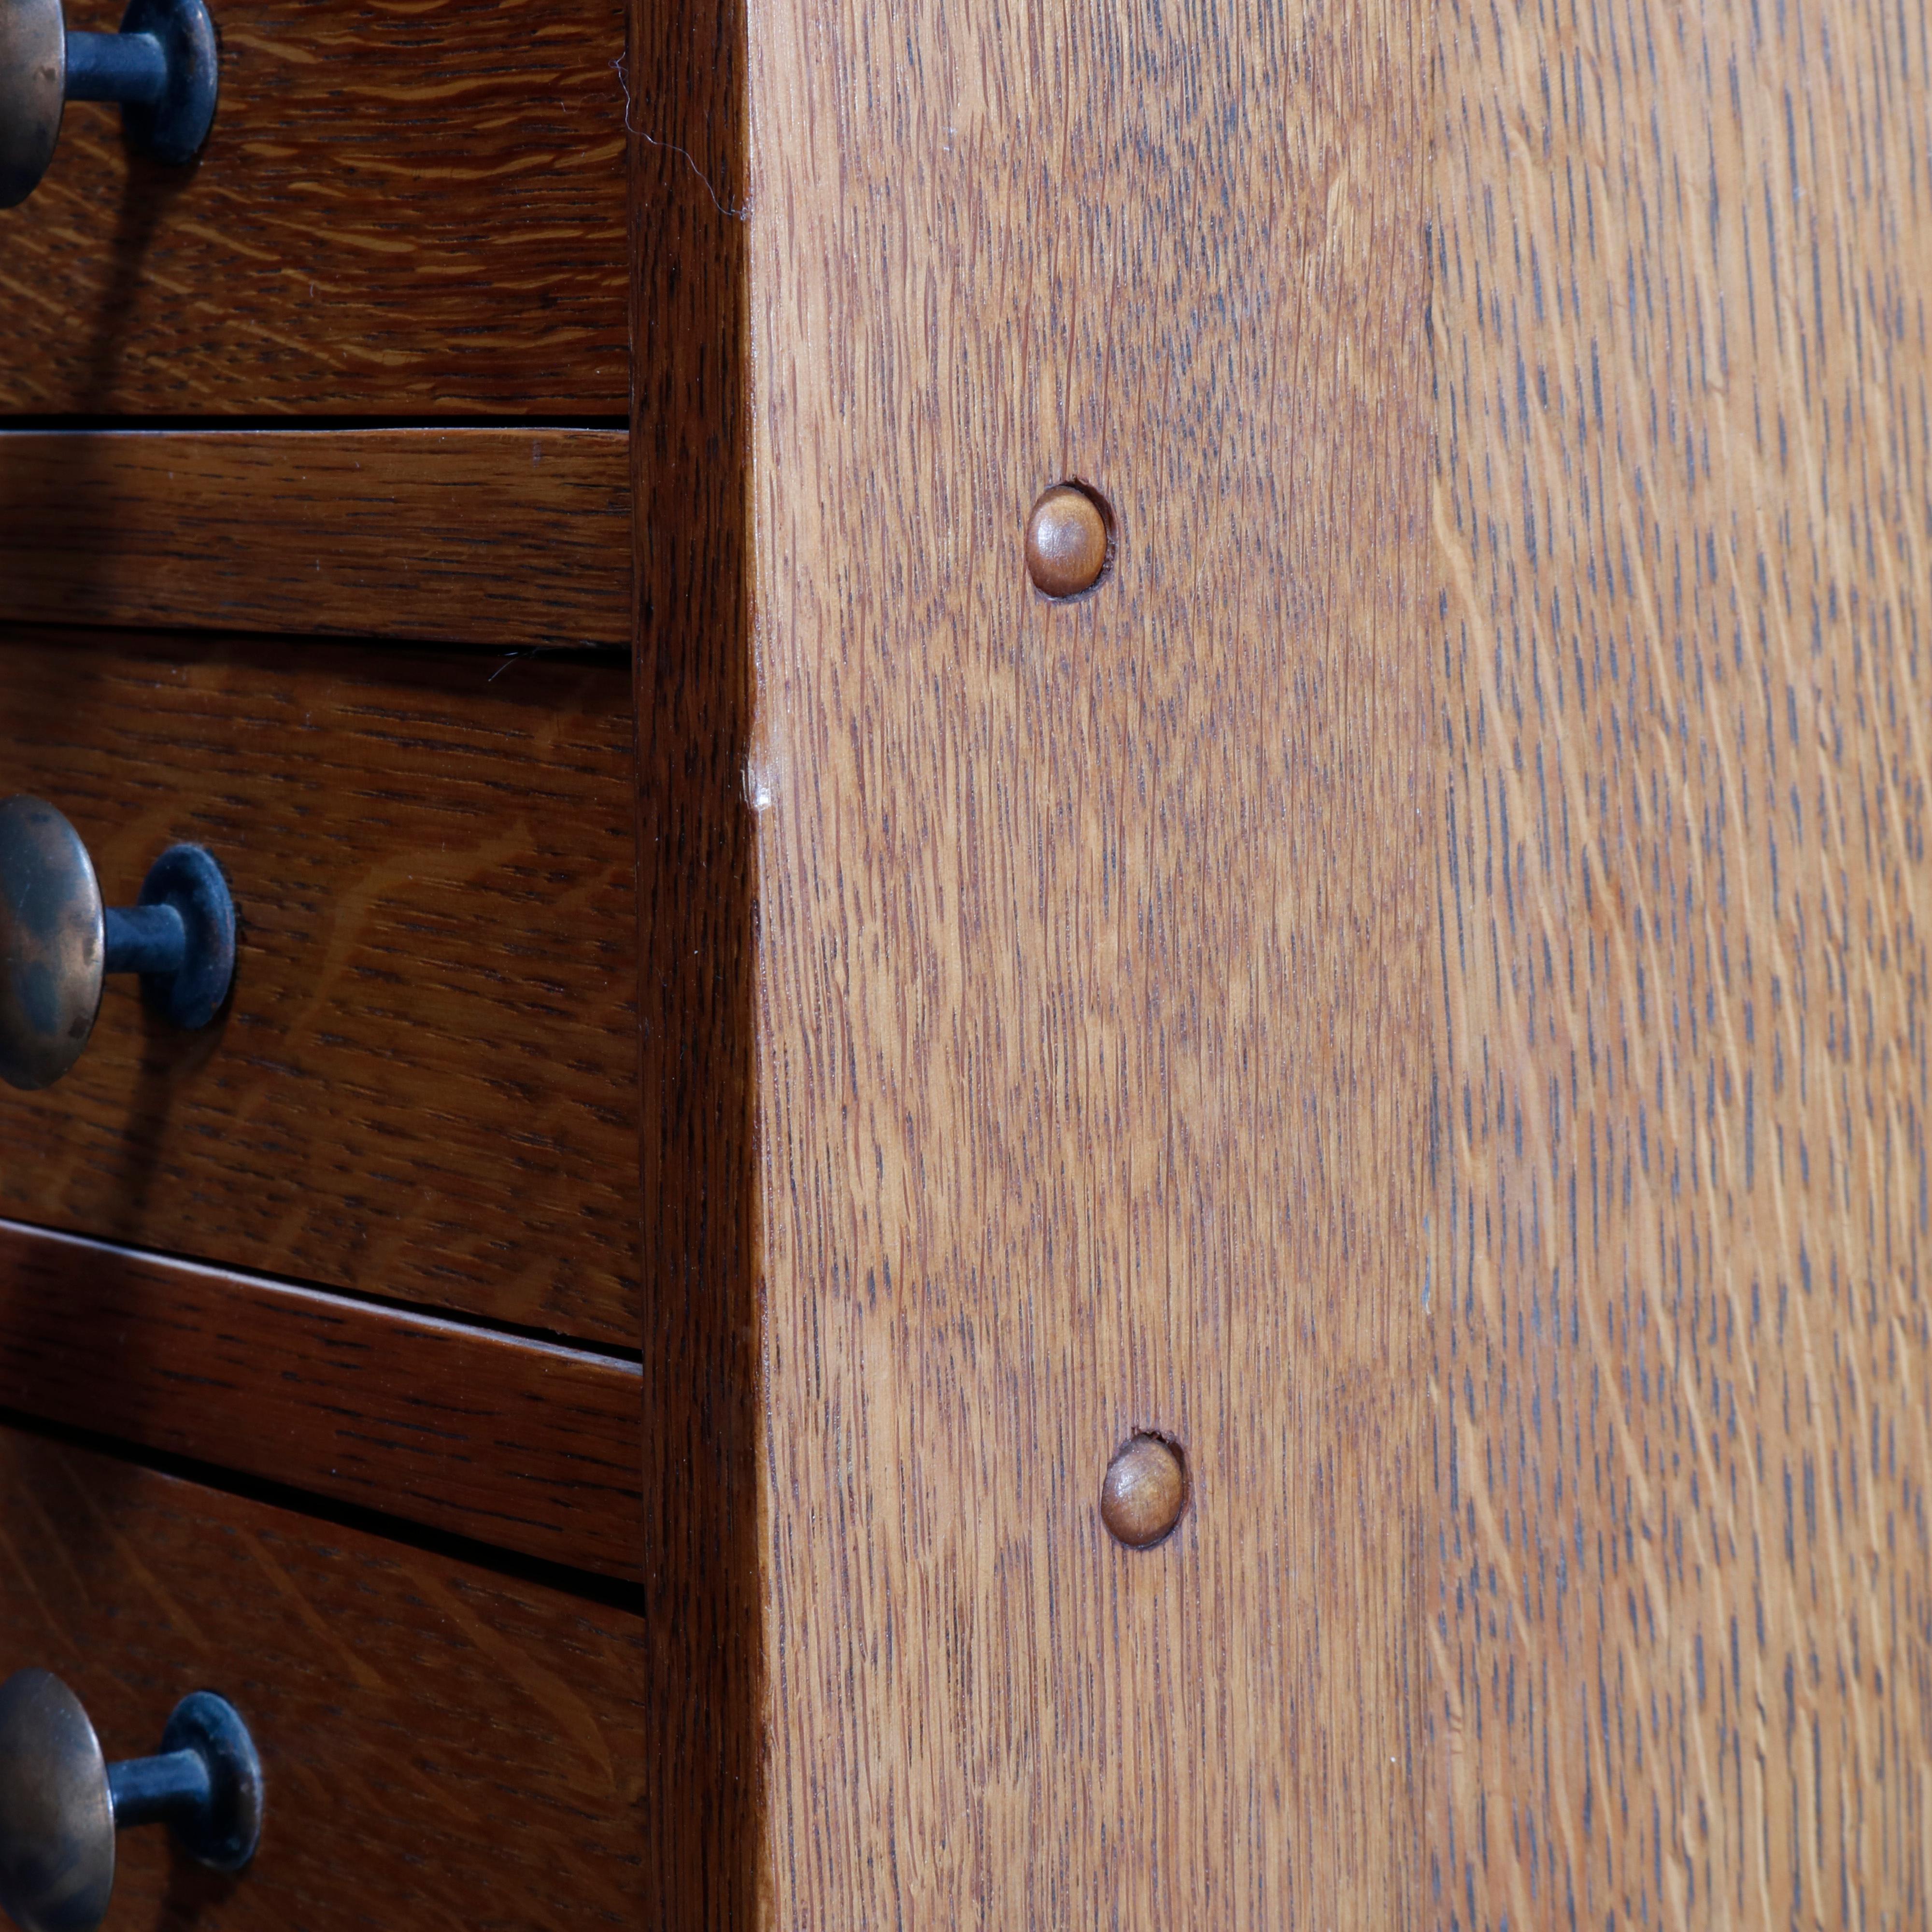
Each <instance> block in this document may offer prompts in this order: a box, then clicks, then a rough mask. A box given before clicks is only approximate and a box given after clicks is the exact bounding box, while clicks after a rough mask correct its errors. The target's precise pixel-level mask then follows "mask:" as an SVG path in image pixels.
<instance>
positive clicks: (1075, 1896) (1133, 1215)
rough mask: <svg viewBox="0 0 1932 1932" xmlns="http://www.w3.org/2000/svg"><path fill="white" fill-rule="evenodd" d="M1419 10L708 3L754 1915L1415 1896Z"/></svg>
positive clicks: (1299, 1911)
mask: <svg viewBox="0 0 1932 1932" xmlns="http://www.w3.org/2000/svg"><path fill="white" fill-rule="evenodd" d="M1424 31H1425V19H1424V17H1421V16H1418V15H1415V14H1414V13H1412V10H1409V9H1406V8H1402V7H1385V6H1383V5H1381V4H1379V0H1343V3H1342V4H1337V5H1318V6H1314V7H1296V8H1295V9H1293V10H1291V11H1290V12H1289V13H1287V14H1284V13H1283V10H1281V9H1280V7H1277V6H1275V5H1267V4H1262V0H1253V4H1250V0H1238V4H1235V5H1232V6H1229V7H1220V8H1216V9H1213V10H1209V9H1204V8H1200V7H1163V6H1157V5H1153V4H1151V0H1128V4H1126V5H1118V4H1107V5H1100V4H1088V0H1079V4H1076V5H1073V6H1071V7H1068V6H1064V5H1045V4H1041V5H1031V4H1022V5H1014V6H1011V7H1004V8H991V9H980V10H972V9H966V10H962V9H960V8H958V7H948V6H945V5H939V4H936V0H912V4H910V5H907V6H905V7H901V8H900V9H898V10H896V11H895V13H894V14H893V15H892V18H891V20H890V23H889V26H888V23H887V22H886V20H884V19H883V17H881V16H880V14H879V13H878V12H877V9H876V8H874V7H868V6H866V5H862V4H860V0H847V4H843V5H835V6H832V7H826V6H823V5H812V6H809V7H807V6H804V5H778V6H776V7H771V8H767V9H763V10H760V12H759V13H757V15H756V16H755V17H754V31H753V33H752V34H751V40H750V55H749V57H750V61H751V87H750V101H751V175H750V179H749V183H748V199H749V202H750V214H749V217H748V226H749V231H750V233H749V244H748V267H747V275H748V284H749V305H750V308H749V314H750V328H751V351H752V356H751V379H750V380H751V385H752V395H753V398H754V407H753V410H752V412H751V437H752V442H751V460H752V464H753V472H752V489H753V496H752V503H753V508H754V518H755V521H754V529H755V535H756V541H755V544H754V555H755V559H756V561H755V564H754V572H755V574H754V586H755V593H756V599H755V606H754V609H755V630H754V634H755V637H756V641H757V686H756V689H757V712H756V715H755V730H754V739H753V742H752V743H751V746H750V748H749V756H748V761H747V769H746V770H745V772H744V773H743V774H742V775H738V774H727V775H724V776H725V777H728V778H730V779H731V780H732V781H734V782H735V783H736V784H737V785H738V786H739V787H742V795H743V796H745V797H747V798H748V800H749V801H750V808H751V811H752V812H753V814H754V817H755V820H756V823H757V850H756V857H757V869H758V892H757V951H756V953H755V955H754V959H755V970H756V973H757V983H756V987H755V992H756V998H757V1004H756V1015H757V1028H758V1059H757V1082H758V1085H757V1099H756V1106H757V1128H758V1132H757V1142H756V1146H757V1152H758V1157H759V1170H758V1172H759V1176H760V1223H759V1227H760V1236H761V1256H762V1271H763V1273H762V1280H763V1331H762V1334H761V1337H760V1343H761V1349H762V1367H763V1373H764V1376H765V1385H764V1389H763V1412H762V1421H763V1431H764V1433H763V1455H764V1469H765V1482H766V1490H765V1497H766V1501H765V1508H766V1522H767V1524H768V1526H769V1528H768V1536H769V1543H768V1545H767V1552H768V1553H767V1555H766V1559H765V1565H764V1575H763V1587H764V1589H765V1592H766V1597H765V1605H764V1609H765V1620H764V1649H765V1655H766V1658H768V1659H769V1667H770V1676H769V1679H768V1684H769V1699H770V1702H769V1771H768V1774H767V1775H768V1778H769V1786H768V1793H767V1795H768V1808H767V1814H766V1817H767V1823H766V1846H767V1849H766V1854H765V1858H766V1879H765V1883H766V1885H767V1887H768V1891H767V1894H766V1897H767V1906H766V1917H767V1920H768V1922H769V1923H772V1924H779V1925H785V1926H793V1925H820V1924H824V1925H830V1924H878V1925H888V1924H919V1925H942V1924H1000V1925H1013V1926H1019V1925H1049V1924H1051V1925H1056V1926H1067V1927H1075V1926H1094V1927H1111V1926H1118V1925H1135V1926H1142V1925H1154V1924H1214V1925H1217V1926H1224V1927H1240V1926H1253V1927H1269V1928H1271V1932H1278V1928H1280V1927H1284V1926H1303V1927H1311V1928H1312V1927H1329V1926H1337V1925H1339V1926H1347V1927H1361V1926H1383V1925H1397V1924H1402V1923H1403V1922H1404V1921H1405V1919H1406V1917H1407V1915H1409V1914H1410V1913H1412V1912H1413V1911H1414V1910H1415V1909H1416V1901H1417V1900H1418V1896H1419V1890H1420V1886H1421V1870H1420V1858H1419V1841H1420V1829H1419V1827H1420V1811H1419V1797H1418V1787H1419V1782H1420V1774H1421V1760H1420V1757H1419V1755H1418V1754H1416V1753H1415V1751H1413V1750H1412V1745H1413V1744H1414V1742H1415V1733H1414V1731H1413V1729H1412V1718H1413V1717H1414V1715H1415V1706H1414V1705H1413V1704H1412V1701H1411V1700H1412V1696H1413V1694H1414V1691H1415V1688H1416V1686H1417V1684H1418V1677H1419V1670H1420V1655H1419V1643H1418V1638H1419V1632H1418V1628H1417V1626H1416V1624H1415V1621H1414V1614H1413V1613H1414V1610H1415V1594H1414V1593H1415V1589H1416V1586H1417V1584H1418V1563H1419V1558H1420V1536H1421V1513H1420V1500H1421V1498H1420V1490H1419V1482H1418V1477H1419V1471H1418V1463H1417V1461H1416V1460H1415V1458H1416V1451H1417V1448H1418V1443H1419V1441H1420V1432H1421V1427H1422V1423H1423V1419H1424V1382H1423V1380H1422V1379H1421V1378H1420V1376H1418V1375H1417V1374H1415V1373H1412V1370H1416V1369H1418V1368H1419V1367H1420V1366H1421V1363H1420V1361H1419V1360H1418V1358H1417V1356H1416V1355H1415V1353H1414V1352H1413V1344H1415V1343H1417V1342H1419V1340H1420V1324H1421V1295H1422V1289H1423V1281H1424V1268H1423V1259H1424V1250H1423V1247H1422V1229H1421V1202H1420V1193H1419V1190H1420V1187H1421V1179H1422V1167H1421V1163H1422V1160H1423V1158H1424V1132H1425V1129H1426V1125H1427V1121H1426V1095H1427V1081H1428V1067H1429V1064H1430V1058H1431V1048H1430V1043H1429V1041H1428V1038H1427V1029H1428V1028H1429V1026H1430V1023H1431V1019H1432V1016H1433V1007H1434V1003H1435V995H1433V992H1431V990H1430V989H1431V986H1432V983H1433V981H1432V977H1431V975H1430V972H1429V968H1428V966H1427V963H1426V962H1427V932H1428V929H1429V916H1430V881H1429V877H1428V869H1427V862H1426V851H1427V846H1426V843H1425V841H1427V838H1428V837H1429V835H1430V827H1431V826H1433V814H1434V805H1433V799H1432V798H1431V796H1430V790H1429V781H1430V764H1431V759H1432V757H1433V751H1432V750H1431V746H1430V737H1431V733H1432V731H1433V729H1434V728H1436V720H1434V719H1433V717H1432V715H1431V713H1430V706H1429V704H1428V703H1427V695H1428V684H1427V676H1426V672H1425V667H1424V659H1423V655H1422V654H1423V652H1424V649H1425V646H1426V640H1427V638H1428V637H1429V636H1430V630H1429V628H1427V624H1428V619H1427V604H1426V602H1425V601H1424V595H1425V591H1426V587H1427V570H1428V556H1427V547H1428V536H1427V478H1428V467H1429V464H1428V458H1429V440H1428V438H1429V424H1428V415H1427V407H1426V396H1425V392H1424V383H1423V380H1422V378H1421V367H1422V359H1423V358H1424V355H1425V353H1426V351H1425V347H1424V293H1425V292H1424V269H1425V262H1424V254H1423V249H1422V246H1421V236H1422V233H1423V219H1424V203H1423V191H1424V172H1423V161H1424V145H1425V123H1424V101H1423V90H1424V83H1425V79H1426V75H1427V48H1426V45H1425V43H1424V41H1423V40H1421V38H1420V37H1418V36H1419V35H1420V34H1421V33H1422V32H1424ZM1069 475H1071V476H1073V477H1076V478H1082V479H1084V480H1085V481H1087V482H1088V483H1090V484H1092V485H1094V486H1095V487H1097V488H1098V489H1099V490H1101V491H1103V493H1105V494H1106V496H1107V497H1108V498H1109V499H1110V500H1111V502H1112V505H1113V508H1114V511H1115V516H1116V519H1117V530H1118V556H1117V559H1116V561H1115V565H1114V567H1113V571H1112V575H1111V577H1109V579H1107V580H1106V581H1104V582H1103V583H1102V585H1101V586H1100V587H1099V588H1098V589H1097V590H1096V591H1095V592H1094V593H1093V594H1092V595H1088V596H1086V597H1085V598H1081V599H1079V600H1076V601H1073V602H1071V603H1068V604H1063V605H1053V604H1048V603H1046V602H1045V601H1043V600H1042V599H1041V598H1040V597H1039V596H1038V595H1037V594H1036V593H1035V592H1034V590H1033V589H1031V586H1030V584H1029V582H1028V578H1027V576H1026V574H1025V567H1024V565H1023V562H1022V535H1023V531H1024V528H1025V521H1026V517H1027V514H1028V509H1029V508H1030V506H1031V504H1032V502H1033V501H1034V498H1035V497H1036V496H1037V494H1038V493H1039V492H1040V490H1043V488H1045V487H1046V486H1048V485H1049V484H1053V483H1055V482H1057V481H1060V480H1061V479H1062V478H1065V477H1067V476H1069ZM721 782H722V779H721ZM1136 1429H1154V1430H1160V1431H1162V1432H1164V1433H1169V1434H1171V1435H1172V1436H1173V1437H1175V1439H1178V1441H1179V1442H1181V1443H1182V1444H1183V1445H1185V1448H1186V1450H1187V1455H1188V1458H1189V1461H1190V1469H1191V1475H1192V1486H1193V1487H1192V1497H1193V1500H1192V1503H1191V1505H1190V1508H1189V1511H1188V1512H1187V1514H1186V1515H1185V1517H1184V1518H1183V1519H1182V1521H1181V1526H1180V1528H1179V1529H1178V1531H1177V1532H1176V1533H1175V1535H1174V1536H1173V1537H1172V1538H1171V1539H1170V1540H1169V1541H1168V1542H1166V1543H1165V1544H1163V1545H1161V1546H1160V1547H1158V1548H1156V1549H1154V1550H1151V1551H1143V1552H1133V1551H1129V1550H1125V1549H1124V1548H1121V1547H1118V1546H1116V1545H1115V1544H1113V1543H1112V1541H1110V1540H1109V1537H1108V1535H1107V1534H1106V1531H1105V1530H1104V1529H1103V1527H1102V1526H1101V1523H1100V1516H1099V1507H1098V1506H1099V1502H1100V1485H1101V1481H1102V1477H1103V1472H1105V1470H1106V1467H1107V1465H1108V1462H1109V1459H1110V1457H1112V1454H1113V1453H1114V1451H1115V1449H1116V1448H1118V1446H1119V1445H1120V1444H1121V1442H1122V1440H1123V1439H1124V1438H1125V1437H1126V1436H1127V1435H1128V1434H1129V1433H1130V1432H1132V1431H1133V1430H1136Z"/></svg>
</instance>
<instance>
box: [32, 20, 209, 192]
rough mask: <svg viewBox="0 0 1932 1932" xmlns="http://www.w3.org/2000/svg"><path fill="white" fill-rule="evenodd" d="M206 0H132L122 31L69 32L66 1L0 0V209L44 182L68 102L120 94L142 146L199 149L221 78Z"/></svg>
mask: <svg viewBox="0 0 1932 1932" xmlns="http://www.w3.org/2000/svg"><path fill="white" fill-rule="evenodd" d="M219 80H220V76H219V73H218V71H217V58H216V48H215V40H214V22H213V20H211V19H210V18H209V17H208V8H207V7H206V5H205V4H204V0H131V4H130V6H129V7H128V8H127V12H126V13H124V14H123V15H122V16H121V31H119V32H118V34H71V33H69V32H68V30H67V20H66V17H65V14H64V13H62V8H61V0H0V208H13V207H15V206H17V205H18V204H19V203H20V202H23V201H25V200H26V198H27V197H28V195H30V194H31V193H33V191H34V189H35V188H37V187H39V185H40V177H41V176H42V175H44V174H45V173H46V171H47V166H48V163H49V162H51V161H52V159H53V157H54V147H55V143H56V142H58V140H59V139H60V127H61V113H62V109H63V108H64V107H65V105H66V104H67V103H68V101H119V102H120V104H121V121H122V124H123V125H124V127H126V129H127V133H128V136H129V137H130V139H132V140H133V143H134V145H135V146H136V147H137V148H140V149H141V150H142V151H143V152H144V153H146V154H151V155H153V156H154V158H155V160H159V161H167V162H171V163H175V164H177V165H178V164H179V163H183V162H187V161H191V160H193V159H194V157H195V156H196V154H199V153H200V151H201V150H202V144H203V143H204V142H205V141H206V140H207V139H208V129H209V128H210V127H212V126H213V125H214V98H215V94H216V91H217V86H218V83H219Z"/></svg>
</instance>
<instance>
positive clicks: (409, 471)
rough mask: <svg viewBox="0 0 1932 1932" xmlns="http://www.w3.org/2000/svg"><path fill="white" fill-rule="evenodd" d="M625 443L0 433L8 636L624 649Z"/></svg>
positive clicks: (467, 433)
mask: <svg viewBox="0 0 1932 1932" xmlns="http://www.w3.org/2000/svg"><path fill="white" fill-rule="evenodd" d="M629 441H630V440H629V438H628V437H626V436H625V435H624V434H622V431H614V430H556V429H549V430H542V429H539V430H514V429H458V430H406V429H389V430H330V431H316V430H313V429H284V430H236V431H227V432H225V433H223V432H217V431H207V430H193V431H161V430H137V431H87V430H48V431H33V430H10V431H0V586H4V589H0V599H4V604H5V614H6V615H7V616H8V617H10V618H20V619H31V620H33V621H35V622H43V623H49V624H55V623H58V624H97V625H100V624H113V625H145V624H153V625H166V626H168V627H169V628H187V629H193V630H208V629H218V630H226V631H288V632H292V633H297V634H309V635H314V634H323V633H332V634H335V635H338V636H348V637H359V638H373V637H399V638H410V639H416V640H422V641H425V642H430V643H443V642H446V641H449V642H455V643H475V642H479V641H480V642H484V643H489V644H491V645H495V646H523V645H538V646H583V645H605V646H625V645H627V644H628V642H629V640H630V629H631V555H630V516H631V502H630V477H629Z"/></svg>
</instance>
